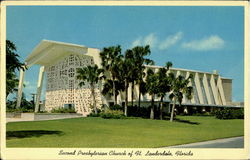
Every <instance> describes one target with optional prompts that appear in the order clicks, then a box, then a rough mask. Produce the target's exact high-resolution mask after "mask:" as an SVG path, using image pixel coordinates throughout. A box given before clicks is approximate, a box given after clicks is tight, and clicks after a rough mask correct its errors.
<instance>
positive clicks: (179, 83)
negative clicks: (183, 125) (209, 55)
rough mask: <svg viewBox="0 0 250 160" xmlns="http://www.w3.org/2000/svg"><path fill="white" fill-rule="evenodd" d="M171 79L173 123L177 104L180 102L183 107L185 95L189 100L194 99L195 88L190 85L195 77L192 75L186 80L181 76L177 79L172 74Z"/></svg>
mask: <svg viewBox="0 0 250 160" xmlns="http://www.w3.org/2000/svg"><path fill="white" fill-rule="evenodd" d="M170 77H171V79H172V83H171V94H170V95H169V98H170V99H171V100H172V102H173V106H172V111H171V117H170V122H172V121H173V117H174V109H175V105H176V103H177V102H178V103H179V105H180V106H181V103H182V98H183V95H185V96H186V97H187V98H188V99H191V98H192V92H193V87H192V86H189V83H190V80H191V79H192V78H193V76H192V75H190V76H189V77H188V78H187V79H185V78H184V77H183V76H181V75H179V76H178V77H176V78H175V77H174V75H173V74H172V73H171V74H170Z"/></svg>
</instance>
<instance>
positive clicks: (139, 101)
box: [138, 83, 141, 108]
mask: <svg viewBox="0 0 250 160" xmlns="http://www.w3.org/2000/svg"><path fill="white" fill-rule="evenodd" d="M140 106H141V83H139V100H138V107H139V108H140Z"/></svg>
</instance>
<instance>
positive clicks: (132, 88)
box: [131, 82, 135, 106]
mask: <svg viewBox="0 0 250 160" xmlns="http://www.w3.org/2000/svg"><path fill="white" fill-rule="evenodd" d="M134 88H135V84H134V82H132V86H131V90H132V91H131V104H132V106H133V105H134Z"/></svg>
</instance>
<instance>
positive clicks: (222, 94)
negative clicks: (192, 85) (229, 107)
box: [217, 76, 226, 105]
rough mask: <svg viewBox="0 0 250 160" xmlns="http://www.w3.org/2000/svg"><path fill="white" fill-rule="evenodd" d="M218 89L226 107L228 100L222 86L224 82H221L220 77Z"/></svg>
mask: <svg viewBox="0 0 250 160" xmlns="http://www.w3.org/2000/svg"><path fill="white" fill-rule="evenodd" d="M217 87H218V90H219V93H220V97H221V101H222V104H223V105H226V98H225V94H224V89H223V86H222V80H221V77H220V76H219V78H218V82H217Z"/></svg>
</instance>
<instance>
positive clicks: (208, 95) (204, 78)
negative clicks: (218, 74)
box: [203, 73, 212, 104]
mask: <svg viewBox="0 0 250 160" xmlns="http://www.w3.org/2000/svg"><path fill="white" fill-rule="evenodd" d="M203 84H204V89H205V92H206V96H207V101H208V104H212V99H211V95H210V92H209V86H208V82H207V75H206V73H204V76H203Z"/></svg>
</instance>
